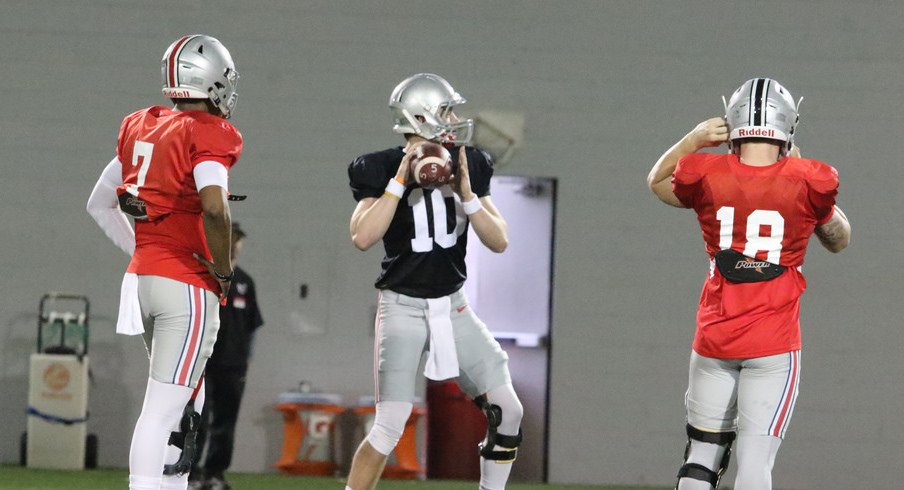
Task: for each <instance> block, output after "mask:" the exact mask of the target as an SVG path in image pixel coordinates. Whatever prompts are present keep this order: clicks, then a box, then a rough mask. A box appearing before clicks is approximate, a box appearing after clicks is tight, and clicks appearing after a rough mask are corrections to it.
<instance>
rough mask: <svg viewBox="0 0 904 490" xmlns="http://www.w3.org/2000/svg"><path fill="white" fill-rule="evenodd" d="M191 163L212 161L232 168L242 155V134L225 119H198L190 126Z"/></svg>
mask: <svg viewBox="0 0 904 490" xmlns="http://www.w3.org/2000/svg"><path fill="white" fill-rule="evenodd" d="M191 136H192V144H191V147H190V153H191V165H192V167H194V166H195V165H197V164H199V163H201V162H206V161H213V162H219V163H221V164H223V166H224V167H226V169H227V170H228V169H230V168H232V166H233V165H235V163H236V162H238V161H239V157H241V156H242V134H241V133H239V131H238V129H236V128H235V126H233V125H231V124H229V123H228V122H226V121H216V122H207V121H203V122H202V121H198V122H196V123H195V124H194V125H193V126H192V133H191Z"/></svg>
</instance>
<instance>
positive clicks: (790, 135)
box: [722, 78, 802, 155]
mask: <svg viewBox="0 0 904 490" xmlns="http://www.w3.org/2000/svg"><path fill="white" fill-rule="evenodd" d="M801 100H802V99H801ZM722 103H723V104H725V120H726V122H727V123H728V128H729V130H730V131H731V132H730V133H729V135H728V139H729V142H730V143H729V146H730V147H731V150H732V151H733V152H734V151H737V149H738V143H737V140H740V139H743V138H765V139H771V140H778V141H782V142H784V143H785V144H784V145H782V154H783V155H784V154H786V153H787V152H788V151H789V150H791V146H792V145H793V144H794V130H795V129H796V128H797V123H798V121H799V120H800V116H799V114H798V108H799V107H800V101H798V102H797V103H795V102H794V98H792V97H791V93H790V92H788V89H786V88H785V87H783V86H782V85H781V84H780V83H778V82H776V81H775V80H772V79H771V78H753V79H750V80H747V81H746V82H744V84H743V85H741V86H740V87H738V89H737V90H735V92H734V94H732V96H731V99H729V100H728V102H727V103H726V102H725V97H722Z"/></svg>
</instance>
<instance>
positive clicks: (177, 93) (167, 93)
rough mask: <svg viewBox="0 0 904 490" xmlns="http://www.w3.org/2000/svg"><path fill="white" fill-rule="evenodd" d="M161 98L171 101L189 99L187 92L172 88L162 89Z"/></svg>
mask: <svg viewBox="0 0 904 490" xmlns="http://www.w3.org/2000/svg"><path fill="white" fill-rule="evenodd" d="M163 96H164V97H170V98H173V99H187V98H189V97H190V95H188V90H177V89H174V88H167V89H163Z"/></svg>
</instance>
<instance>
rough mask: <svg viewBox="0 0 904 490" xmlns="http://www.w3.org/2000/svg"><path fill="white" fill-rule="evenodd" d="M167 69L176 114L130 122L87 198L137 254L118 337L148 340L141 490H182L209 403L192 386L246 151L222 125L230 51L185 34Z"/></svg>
mask: <svg viewBox="0 0 904 490" xmlns="http://www.w3.org/2000/svg"><path fill="white" fill-rule="evenodd" d="M162 71H163V95H164V96H165V97H167V98H169V99H171V100H172V102H173V104H174V106H173V107H172V108H167V107H162V106H154V107H149V108H146V109H142V110H140V111H137V112H134V113H132V114H130V115H128V116H127V117H126V118H125V119H124V120H123V122H122V125H121V128H120V132H119V140H118V144H117V147H116V157H114V158H113V160H112V161H111V162H110V163H109V165H107V167H106V168H105V169H104V171H103V173H102V174H101V176H100V179H99V180H98V181H97V184H96V185H95V187H94V191H93V192H92V194H91V197H90V198H89V199H88V212H89V213H90V214H91V216H92V217H94V219H95V220H96V221H97V223H98V224H99V225H100V227H101V229H103V231H104V232H105V233H106V234H107V236H109V237H110V238H111V239H112V240H113V242H114V243H115V244H116V245H117V246H119V247H120V248H121V249H122V250H123V251H125V252H126V253H127V254H129V255H131V256H132V260H131V262H130V263H129V266H128V269H127V272H126V275H125V277H124V278H123V285H122V292H121V298H120V311H119V319H118V322H117V332H119V333H124V334H128V335H137V334H142V335H143V338H144V341H145V345H146V347H147V351H148V355H149V357H150V373H149V376H148V384H147V391H146V392H145V397H144V404H143V406H142V409H141V415H140V416H139V418H138V421H137V423H136V425H135V431H134V433H133V435H132V446H131V450H130V453H129V488H130V489H135V490H138V489H142V490H144V489H148V490H149V489H154V490H157V489H185V488H186V486H187V478H188V475H187V474H185V472H186V471H187V470H188V467H189V466H190V461H187V460H190V458H191V455H192V450H193V449H194V448H193V446H194V443H195V441H194V427H195V426H196V422H197V420H198V415H197V413H196V412H199V411H200V410H201V405H202V404H203V395H202V396H200V397H198V399H196V400H194V404H193V405H192V404H190V403H189V402H190V400H192V399H193V393H195V392H196V391H197V392H199V393H200V394H203V391H204V390H196V388H197V387H198V385H199V384H200V378H201V374H202V372H203V371H204V365H205V363H206V362H207V359H208V358H209V357H210V354H211V352H212V351H213V345H214V341H215V340H216V336H217V330H218V329H219V325H220V322H219V316H218V303H219V302H220V300H221V299H223V298H224V297H225V296H226V293H227V292H228V291H229V287H230V283H231V281H232V277H233V268H232V264H231V261H230V258H229V253H230V214H229V205H228V202H227V201H228V198H227V189H228V186H227V182H228V171H229V169H230V168H231V167H232V166H233V165H234V164H235V163H236V162H237V161H238V159H239V157H240V155H241V152H242V135H241V134H240V133H239V131H238V130H237V129H236V128H235V127H233V126H232V124H230V123H229V122H228V121H227V119H228V118H229V117H230V116H231V115H232V113H233V110H234V108H235V102H236V92H235V90H236V82H237V79H238V73H237V72H236V70H235V64H234V63H233V61H232V56H231V55H230V54H229V51H227V50H226V48H225V47H224V46H223V45H222V44H221V43H220V42H219V41H217V40H216V39H214V38H212V37H209V36H204V35H190V36H184V37H182V38H180V39H178V40H177V41H176V42H174V43H173V44H172V45H170V47H169V48H168V49H167V50H166V52H165V53H164V55H163V67H162ZM126 215H129V216H131V217H132V218H134V220H135V228H134V231H133V230H132V228H131V226H130V225H129V221H128V219H127V218H126ZM171 436H172V437H171ZM182 448H184V450H183V449H182Z"/></svg>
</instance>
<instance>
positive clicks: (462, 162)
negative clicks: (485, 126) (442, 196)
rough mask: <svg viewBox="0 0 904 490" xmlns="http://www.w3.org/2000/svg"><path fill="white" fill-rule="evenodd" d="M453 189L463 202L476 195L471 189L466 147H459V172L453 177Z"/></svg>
mask: <svg viewBox="0 0 904 490" xmlns="http://www.w3.org/2000/svg"><path fill="white" fill-rule="evenodd" d="M452 190H453V191H455V193H456V194H458V197H460V198H461V201H462V202H465V201H470V200H471V199H472V198H473V197H474V192H473V191H472V190H471V176H470V175H469V174H468V156H467V155H466V154H465V147H464V146H460V147H458V172H457V173H456V174H455V176H454V177H452Z"/></svg>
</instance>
